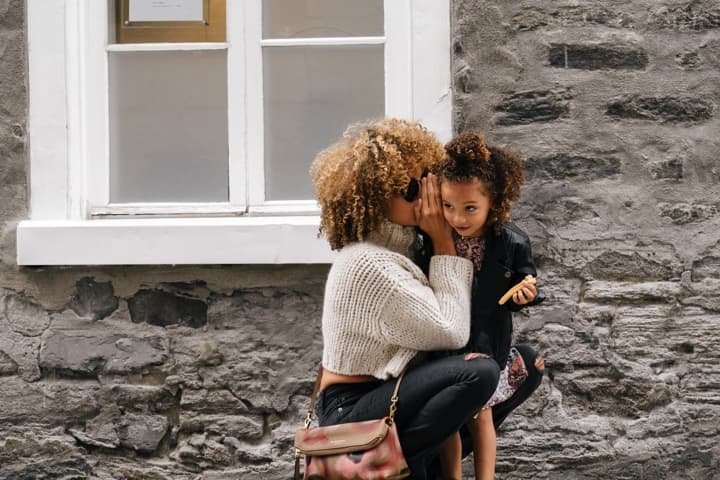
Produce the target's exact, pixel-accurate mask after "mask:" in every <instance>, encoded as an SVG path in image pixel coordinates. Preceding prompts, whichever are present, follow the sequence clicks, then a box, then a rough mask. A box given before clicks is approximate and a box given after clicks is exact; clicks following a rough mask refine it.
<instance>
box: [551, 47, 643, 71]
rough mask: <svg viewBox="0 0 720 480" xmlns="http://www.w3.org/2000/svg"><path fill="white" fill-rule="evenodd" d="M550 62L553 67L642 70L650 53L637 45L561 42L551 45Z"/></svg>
mask: <svg viewBox="0 0 720 480" xmlns="http://www.w3.org/2000/svg"><path fill="white" fill-rule="evenodd" d="M548 62H549V64H550V66H552V67H561V68H579V69H583V70H600V69H620V70H642V69H644V68H645V67H647V65H648V55H647V53H646V52H645V51H644V50H643V49H642V48H639V47H636V46H628V45H614V44H607V45H578V44H562V43H561V44H552V45H550V48H549V49H548Z"/></svg>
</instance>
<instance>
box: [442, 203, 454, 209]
mask: <svg viewBox="0 0 720 480" xmlns="http://www.w3.org/2000/svg"><path fill="white" fill-rule="evenodd" d="M443 207H444V208H448V209H450V208H452V205H450V204H447V203H443Z"/></svg>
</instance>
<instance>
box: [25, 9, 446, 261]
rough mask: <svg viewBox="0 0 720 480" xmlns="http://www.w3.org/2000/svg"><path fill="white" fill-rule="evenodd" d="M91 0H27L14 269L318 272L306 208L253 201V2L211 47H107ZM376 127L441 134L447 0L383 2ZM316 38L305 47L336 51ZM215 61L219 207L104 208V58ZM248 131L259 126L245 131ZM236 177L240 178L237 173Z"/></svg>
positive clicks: (257, 35) (313, 214) (258, 144)
mask: <svg viewBox="0 0 720 480" xmlns="http://www.w3.org/2000/svg"><path fill="white" fill-rule="evenodd" d="M110 3H111V2H110V1H109V0H108V1H101V0H27V3H26V5H27V10H26V12H27V32H28V70H29V139H30V143H29V161H30V209H31V215H30V219H28V220H24V221H22V222H20V224H19V225H18V231H17V240H18V242H17V248H18V253H17V260H18V264H19V265H124V264H217V263H263V264H275V263H327V262H330V261H332V257H333V254H332V252H331V251H330V249H329V247H328V245H327V243H326V242H325V241H324V240H323V239H319V238H318V237H317V227H318V224H319V217H318V214H317V207H316V206H315V204H314V202H312V201H309V202H308V201H295V202H266V201H264V195H265V193H264V182H265V179H264V176H263V174H262V162H263V160H262V159H263V132H262V125H263V122H262V107H263V105H262V103H263V102H262V48H268V47H270V48H271V47H272V46H273V45H284V44H286V43H293V42H294V41H293V40H287V41H285V40H262V38H261V31H260V28H261V23H260V12H261V0H228V2H227V5H228V38H227V42H226V43H222V44H185V45H179V44H176V45H162V44H155V45H144V46H141V47H140V46H133V47H128V46H124V45H109V46H108V45H107V38H108V35H109V32H110V31H111V29H112V22H110V21H109V17H108V5H109V4H110ZM385 11H386V13H385V38H384V39H383V38H382V37H368V38H365V39H362V40H357V39H355V40H351V42H365V43H366V42H383V41H384V43H385V75H386V81H385V105H386V107H385V108H386V111H385V113H386V115H388V116H395V117H401V118H408V119H415V120H419V121H421V122H423V123H424V124H425V125H426V126H428V128H430V129H431V130H432V131H434V132H435V133H436V134H437V135H438V137H439V138H440V139H441V140H447V139H448V138H449V137H450V135H451V133H452V120H451V119H452V95H451V75H450V0H385ZM342 41H346V40H341V39H321V40H312V41H311V42H335V43H332V44H337V42H342ZM178 47H179V48H185V49H227V52H228V62H229V65H242V66H244V69H240V68H228V88H229V91H228V102H229V104H231V105H234V106H229V108H228V122H229V127H228V128H229V131H230V132H243V133H244V134H243V135H233V134H231V135H229V145H228V147H229V155H230V160H229V162H230V181H231V182H234V183H233V185H232V186H231V189H230V190H231V198H230V201H229V202H228V203H220V204H207V203H202V204H152V205H133V204H126V205H117V204H115V205H110V204H109V186H108V179H109V177H108V171H109V169H108V163H109V161H108V159H109V152H108V139H107V135H108V133H107V132H108V129H107V125H108V110H107V108H108V107H107V105H108V101H107V99H108V90H107V85H108V78H107V75H108V74H107V71H108V69H107V58H108V51H115V52H116V53H117V52H119V51H121V50H123V49H134V50H135V51H137V50H138V49H177V48H178ZM258 119H259V121H258ZM246 172H247V173H246Z"/></svg>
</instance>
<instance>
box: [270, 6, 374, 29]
mask: <svg viewBox="0 0 720 480" xmlns="http://www.w3.org/2000/svg"><path fill="white" fill-rule="evenodd" d="M262 3H263V38H298V37H354V36H373V35H382V34H383V31H384V28H383V21H384V20H383V0H263V2H262Z"/></svg>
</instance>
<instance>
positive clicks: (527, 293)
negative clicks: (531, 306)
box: [512, 275, 537, 305]
mask: <svg viewBox="0 0 720 480" xmlns="http://www.w3.org/2000/svg"><path fill="white" fill-rule="evenodd" d="M530 278H533V277H532V276H531V275H527V276H526V277H525V278H524V279H523V281H522V283H523V287H522V288H521V289H520V290H518V291H517V292H515V295H513V296H512V300H513V302H515V304H516V305H526V304H528V303H530V302H532V301H533V300H535V297H536V296H537V288H535V285H533V284H532V283H530V282H529V281H528V279H530Z"/></svg>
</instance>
